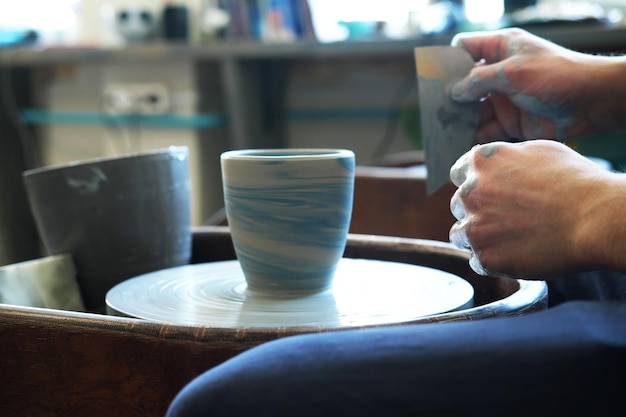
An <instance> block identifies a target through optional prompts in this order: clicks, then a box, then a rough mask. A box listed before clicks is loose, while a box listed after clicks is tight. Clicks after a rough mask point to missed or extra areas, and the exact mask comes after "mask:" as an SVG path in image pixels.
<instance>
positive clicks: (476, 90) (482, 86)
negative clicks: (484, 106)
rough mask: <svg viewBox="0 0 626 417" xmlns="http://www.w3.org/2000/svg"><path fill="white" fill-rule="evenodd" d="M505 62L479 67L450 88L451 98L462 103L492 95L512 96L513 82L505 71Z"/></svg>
mask: <svg viewBox="0 0 626 417" xmlns="http://www.w3.org/2000/svg"><path fill="white" fill-rule="evenodd" d="M504 63H505V61H502V62H498V63H495V64H490V65H479V66H476V67H474V68H472V70H471V71H470V73H469V75H468V76H467V77H465V78H463V79H461V80H460V81H458V82H456V83H455V84H454V85H453V86H452V88H450V98H452V100H454V101H458V102H460V103H468V102H473V101H479V100H482V99H484V98H485V97H487V96H488V95H489V94H490V93H493V92H498V93H503V94H511V93H513V92H514V91H513V90H512V88H511V82H510V80H509V79H508V77H507V76H506V74H505V71H504Z"/></svg>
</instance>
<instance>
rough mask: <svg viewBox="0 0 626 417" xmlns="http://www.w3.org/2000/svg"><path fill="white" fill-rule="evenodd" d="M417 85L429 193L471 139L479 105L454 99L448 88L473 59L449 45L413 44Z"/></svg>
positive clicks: (446, 177) (443, 179)
mask: <svg viewBox="0 0 626 417" xmlns="http://www.w3.org/2000/svg"><path fill="white" fill-rule="evenodd" d="M415 63H416V67H417V89H418V98H419V107H420V118H421V125H422V141H423V143H424V152H425V154H426V168H427V170H428V177H427V179H426V190H427V193H428V194H432V193H434V192H435V191H437V190H438V189H439V188H440V187H441V186H443V185H444V184H445V183H446V182H447V181H448V180H449V176H450V168H451V167H452V164H454V162H456V160H457V159H458V158H459V157H460V156H461V155H463V154H464V153H465V152H467V151H468V150H469V149H470V148H471V147H472V145H473V143H474V137H475V134H476V128H477V126H478V118H479V105H478V102H475V103H457V102H455V101H452V99H451V98H450V88H452V86H453V85H454V83H456V82H457V81H459V80H460V79H462V78H463V77H465V76H466V75H468V74H469V72H470V70H471V69H472V67H473V66H474V60H473V59H472V57H471V56H470V55H469V53H468V52H467V51H465V50H463V49H461V48H456V47H452V46H426V47H419V48H415Z"/></svg>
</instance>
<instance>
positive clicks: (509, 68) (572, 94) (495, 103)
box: [451, 29, 626, 143]
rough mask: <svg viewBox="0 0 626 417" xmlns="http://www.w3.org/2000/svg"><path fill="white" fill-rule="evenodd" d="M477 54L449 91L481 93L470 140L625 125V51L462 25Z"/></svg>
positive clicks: (463, 41)
mask: <svg viewBox="0 0 626 417" xmlns="http://www.w3.org/2000/svg"><path fill="white" fill-rule="evenodd" d="M452 45H453V46H458V47H461V48H463V49H465V50H467V51H468V52H469V53H470V55H471V56H472V57H473V58H474V59H475V60H476V61H477V64H476V66H475V67H474V68H473V69H472V71H471V72H470V74H469V75H468V76H467V77H465V78H464V79H462V80H461V81H459V82H458V83H457V84H456V85H454V86H453V87H452V90H451V96H452V99H454V100H457V101H460V102H468V101H478V100H483V102H482V107H481V119H480V122H479V127H478V131H477V137H476V140H477V142H478V143H485V142H489V141H493V140H507V139H538V138H545V139H560V140H563V139H566V138H570V137H578V136H582V135H588V134H592V133H599V132H605V131H610V130H614V129H618V128H623V127H626V122H625V120H626V117H625V116H626V111H625V110H624V106H623V105H622V104H620V103H621V102H623V100H624V99H626V87H624V86H626V83H624V78H625V77H626V58H624V57H606V56H605V57H601V56H594V55H589V54H583V53H579V52H575V51H572V50H569V49H566V48H563V47H561V46H558V45H556V44H554V43H551V42H549V41H547V40H545V39H542V38H539V37H537V36H534V35H532V34H530V33H528V32H526V31H523V30H521V29H503V30H498V31H493V32H475V33H462V34H459V35H457V36H455V38H454V39H453V40H452Z"/></svg>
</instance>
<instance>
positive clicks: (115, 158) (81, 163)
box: [22, 146, 189, 177]
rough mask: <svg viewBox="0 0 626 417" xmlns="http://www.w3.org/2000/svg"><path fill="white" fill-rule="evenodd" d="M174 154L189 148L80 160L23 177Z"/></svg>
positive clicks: (149, 150)
mask: <svg viewBox="0 0 626 417" xmlns="http://www.w3.org/2000/svg"><path fill="white" fill-rule="evenodd" d="M172 153H185V154H187V155H188V154H189V147H187V146H168V147H167V148H159V149H148V150H144V151H138V152H129V153H125V154H122V155H112V156H99V157H95V158H87V159H80V160H76V161H71V162H67V163H64V164H59V165H48V166H43V167H37V168H31V169H27V170H25V171H23V172H22V176H23V177H30V176H33V175H37V174H41V173H44V172H53V171H63V170H66V169H72V168H79V167H86V166H89V165H93V164H100V163H106V162H113V161H123V160H126V159H135V158H143V157H148V156H159V155H169V154H172Z"/></svg>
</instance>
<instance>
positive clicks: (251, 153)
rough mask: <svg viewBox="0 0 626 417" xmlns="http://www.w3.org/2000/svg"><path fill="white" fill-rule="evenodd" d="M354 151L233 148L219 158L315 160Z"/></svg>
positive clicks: (335, 156) (344, 155)
mask: <svg viewBox="0 0 626 417" xmlns="http://www.w3.org/2000/svg"><path fill="white" fill-rule="evenodd" d="M352 157H354V152H353V151H351V150H349V149H338V148H259V149H235V150H230V151H226V152H223V153H222V154H221V155H220V158H221V159H223V160H224V159H238V160H279V159H280V160H285V159H288V160H315V159H336V158H352Z"/></svg>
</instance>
